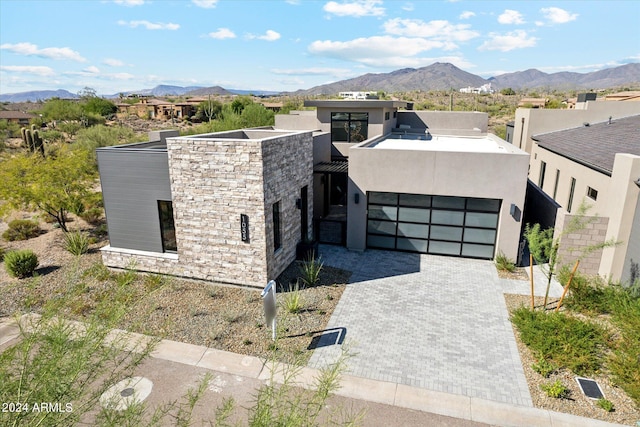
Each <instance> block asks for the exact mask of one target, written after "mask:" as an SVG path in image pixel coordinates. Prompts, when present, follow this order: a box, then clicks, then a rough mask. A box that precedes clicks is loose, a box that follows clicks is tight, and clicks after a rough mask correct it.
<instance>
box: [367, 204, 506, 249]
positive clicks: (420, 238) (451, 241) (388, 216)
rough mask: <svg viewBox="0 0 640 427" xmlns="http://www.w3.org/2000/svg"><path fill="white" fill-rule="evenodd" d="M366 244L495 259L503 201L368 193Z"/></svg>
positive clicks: (375, 246)
mask: <svg viewBox="0 0 640 427" xmlns="http://www.w3.org/2000/svg"><path fill="white" fill-rule="evenodd" d="M367 204H368V205H367V208H368V209H367V247H370V248H379V249H394V250H400V251H409V252H420V253H426V254H438V255H452V256H461V257H469V258H482V259H491V258H493V255H494V251H495V244H496V234H497V229H498V217H499V213H500V200H498V199H478V198H472V197H451V196H433V195H424V194H405V193H381V192H369V193H367Z"/></svg>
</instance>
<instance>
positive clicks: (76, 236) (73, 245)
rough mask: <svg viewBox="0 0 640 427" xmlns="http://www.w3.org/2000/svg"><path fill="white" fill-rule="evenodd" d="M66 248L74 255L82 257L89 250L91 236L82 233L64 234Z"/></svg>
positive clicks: (70, 232) (71, 232)
mask: <svg viewBox="0 0 640 427" xmlns="http://www.w3.org/2000/svg"><path fill="white" fill-rule="evenodd" d="M64 248H65V249H66V250H67V251H68V252H70V253H72V254H73V255H82V254H85V253H87V251H88V250H89V236H88V235H87V233H83V232H82V231H69V232H67V233H64Z"/></svg>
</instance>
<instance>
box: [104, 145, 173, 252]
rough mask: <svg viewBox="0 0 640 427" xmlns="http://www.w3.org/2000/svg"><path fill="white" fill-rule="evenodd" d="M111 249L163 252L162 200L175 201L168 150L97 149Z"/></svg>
mask: <svg viewBox="0 0 640 427" xmlns="http://www.w3.org/2000/svg"><path fill="white" fill-rule="evenodd" d="M97 156H98V167H99V169H100V181H101V185H102V197H103V199H104V208H105V214H106V217H107V226H108V227H109V241H110V244H111V246H113V247H117V248H126V249H138V250H142V251H152V252H162V240H161V237H160V219H159V214H158V200H172V199H171V183H170V179H169V164H168V160H167V152H166V151H149V150H145V151H139V152H134V151H131V150H118V149H105V150H97Z"/></svg>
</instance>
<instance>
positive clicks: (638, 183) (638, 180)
mask: <svg viewBox="0 0 640 427" xmlns="http://www.w3.org/2000/svg"><path fill="white" fill-rule="evenodd" d="M635 184H636V185H637V186H638V187H640V178H638V179H636V181H635Z"/></svg>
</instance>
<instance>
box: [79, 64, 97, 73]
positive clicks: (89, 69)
mask: <svg viewBox="0 0 640 427" xmlns="http://www.w3.org/2000/svg"><path fill="white" fill-rule="evenodd" d="M82 71H83V72H85V73H89V74H98V73H99V72H100V69H99V68H98V67H96V66H95V65H91V66H89V67H87V68H85V69H84V70H82Z"/></svg>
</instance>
